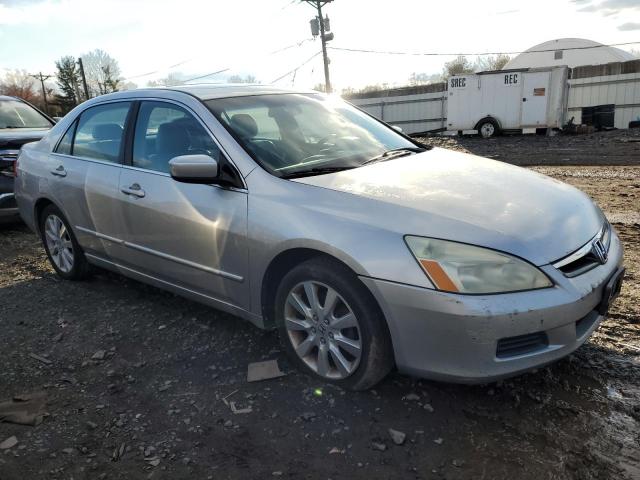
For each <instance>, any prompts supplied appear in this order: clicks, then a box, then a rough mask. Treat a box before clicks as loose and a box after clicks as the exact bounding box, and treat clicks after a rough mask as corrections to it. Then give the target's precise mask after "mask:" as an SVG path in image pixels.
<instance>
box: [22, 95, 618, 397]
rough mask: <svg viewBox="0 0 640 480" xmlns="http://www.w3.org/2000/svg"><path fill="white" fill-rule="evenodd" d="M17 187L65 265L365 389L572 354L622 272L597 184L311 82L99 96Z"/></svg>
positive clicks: (483, 376)
mask: <svg viewBox="0 0 640 480" xmlns="http://www.w3.org/2000/svg"><path fill="white" fill-rule="evenodd" d="M16 199H17V202H18V206H19V209H20V213H21V215H22V217H23V218H24V220H25V222H26V223H27V224H28V225H30V226H31V228H33V229H34V230H35V231H37V232H38V233H39V234H40V235H41V237H42V240H43V244H44V247H45V249H46V251H47V254H48V255H49V258H50V260H51V263H52V265H53V268H54V269H55V270H56V272H57V273H58V274H59V275H60V276H61V277H63V278H65V279H69V280H76V279H80V278H83V277H85V276H86V275H87V274H89V273H90V270H91V268H90V267H91V266H96V267H102V268H106V269H109V270H113V271H116V272H120V273H122V274H123V275H126V276H128V277H131V278H134V279H137V280H139V281H142V282H146V283H149V284H152V285H155V286H157V287H160V288H163V289H166V290H170V291H172V292H175V293H178V294H180V295H184V296H185V297H189V298H191V299H194V300H196V301H200V302H203V303H206V304H209V305H211V306H213V307H215V308H218V309H221V310H224V311H226V312H230V313H232V314H234V315H236V316H238V317H241V318H244V319H247V320H249V321H251V322H253V323H254V324H255V325H257V326H258V327H261V328H278V329H279V330H280V333H281V338H282V342H283V345H284V348H285V349H286V350H287V352H288V353H289V354H290V356H291V358H292V359H293V360H294V362H295V363H296V364H297V365H298V366H299V367H300V368H302V369H303V370H304V371H307V372H309V373H311V374H313V375H317V376H318V377H320V378H321V379H323V380H325V381H329V382H334V383H336V384H339V385H341V386H343V387H346V388H351V389H364V388H368V387H370V386H372V385H374V384H375V383H376V382H378V381H379V380H381V379H382V378H383V377H384V376H385V375H386V374H387V373H388V372H389V371H390V370H391V369H392V368H393V367H394V366H395V367H397V369H398V370H399V371H401V372H404V373H408V374H413V375H417V376H421V377H427V378H433V379H442V380H448V381H455V382H469V383H471V382H487V381H490V380H494V379H498V378H501V377H505V376H509V375H514V374H517V373H519V372H523V371H526V370H529V369H531V368H534V367H538V366H540V365H543V364H546V363H549V362H552V361H554V360H557V359H559V358H561V357H563V356H565V355H567V354H569V353H570V352H572V351H573V350H575V349H576V348H578V347H579V346H580V345H581V344H582V343H583V342H585V341H586V339H587V338H588V337H589V336H590V335H591V333H592V332H593V331H594V330H595V329H596V328H597V327H598V324H599V323H600V321H601V320H602V318H603V316H604V315H605V314H606V313H607V310H608V308H609V305H610V304H611V302H612V301H613V299H615V297H616V296H617V294H618V293H619V291H620V284H621V281H622V277H623V274H624V269H623V267H622V246H621V244H620V240H619V239H618V236H617V235H616V233H615V231H614V229H613V228H612V227H611V226H610V225H609V223H608V222H607V220H606V218H605V217H604V215H603V214H602V212H601V210H600V209H599V208H598V207H597V206H596V205H595V204H594V203H593V202H592V201H591V199H590V198H589V197H588V196H587V195H585V194H584V193H582V192H580V191H578V190H576V189H574V188H572V187H570V186H568V185H565V184H563V183H560V182H557V181H554V180H551V179H549V178H547V177H545V176H543V175H540V174H537V173H534V172H531V171H528V170H524V169H521V168H517V167H513V166H510V165H507V164H505V163H501V162H496V161H491V160H487V159H484V158H479V157H475V156H472V155H466V154H462V153H456V152H452V151H447V150H441V149H438V148H427V147H425V146H423V145H421V144H419V143H416V142H415V141H413V140H412V139H411V138H409V137H407V136H405V135H403V134H401V133H399V132H397V131H396V130H394V129H393V128H391V127H389V126H388V125H386V124H384V123H382V122H379V121H377V120H376V119H374V118H372V117H370V116H369V115H367V114H365V113H363V112H361V111H360V110H358V109H356V108H354V107H352V106H350V105H349V104H347V103H345V102H343V101H341V100H339V99H337V98H334V97H331V96H324V95H321V94H318V93H315V92H292V91H284V90H278V89H274V88H271V87H260V86H188V87H176V88H171V89H148V90H134V91H127V92H120V93H115V94H111V95H105V96H101V97H98V98H95V99H93V100H91V101H89V102H86V103H84V104H82V105H80V106H79V107H77V108H76V109H74V110H73V111H72V112H71V113H70V114H69V115H67V116H66V117H64V119H63V120H62V121H60V122H59V123H58V124H57V125H56V126H55V127H54V128H53V129H52V130H51V131H50V133H49V134H48V135H47V136H45V138H44V139H43V140H41V141H40V142H38V143H36V144H31V145H27V146H26V147H25V148H23V150H22V152H21V154H20V156H19V159H18V168H17V178H16Z"/></svg>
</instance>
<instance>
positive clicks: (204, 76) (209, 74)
mask: <svg viewBox="0 0 640 480" xmlns="http://www.w3.org/2000/svg"><path fill="white" fill-rule="evenodd" d="M229 70H231V69H230V68H225V69H222V70H218V71H217V72H211V73H207V74H206V75H200V76H199V77H193V78H189V79H187V80H182V82H184V83H187V82H192V81H194V80H200V79H201V78H207V77H212V76H213V75H217V74H219V73H223V72H227V71H229Z"/></svg>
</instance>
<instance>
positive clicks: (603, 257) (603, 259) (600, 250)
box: [591, 239, 609, 265]
mask: <svg viewBox="0 0 640 480" xmlns="http://www.w3.org/2000/svg"><path fill="white" fill-rule="evenodd" d="M591 252H592V253H593V255H594V256H595V257H596V259H597V260H598V261H599V262H600V263H601V264H602V265H604V264H605V263H607V258H608V257H609V255H608V253H607V249H606V248H605V247H604V244H603V243H602V240H600V239H597V240H595V241H594V242H593V244H592V245H591Z"/></svg>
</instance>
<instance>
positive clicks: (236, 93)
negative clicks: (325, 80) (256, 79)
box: [161, 83, 318, 100]
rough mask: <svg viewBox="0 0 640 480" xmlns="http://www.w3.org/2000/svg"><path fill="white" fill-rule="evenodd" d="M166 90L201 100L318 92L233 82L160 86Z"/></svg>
mask: <svg viewBox="0 0 640 480" xmlns="http://www.w3.org/2000/svg"><path fill="white" fill-rule="evenodd" d="M161 88H163V89H168V90H176V91H180V92H185V93H188V94H190V95H193V96H195V97H198V98H200V99H201V100H211V99H214V98H228V97H244V96H250V95H270V94H271V95H273V94H285V93H318V92H313V91H312V90H292V89H285V88H279V87H274V86H272V85H257V84H255V85H254V84H246V83H240V84H233V83H213V84H212V83H203V84H191V85H177V86H173V87H161Z"/></svg>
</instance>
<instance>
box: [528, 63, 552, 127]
mask: <svg viewBox="0 0 640 480" xmlns="http://www.w3.org/2000/svg"><path fill="white" fill-rule="evenodd" d="M549 76H550V72H532V73H524V74H523V77H524V80H523V83H522V126H523V127H525V128H526V127H529V128H531V127H537V128H544V127H546V126H547V103H548V101H549Z"/></svg>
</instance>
